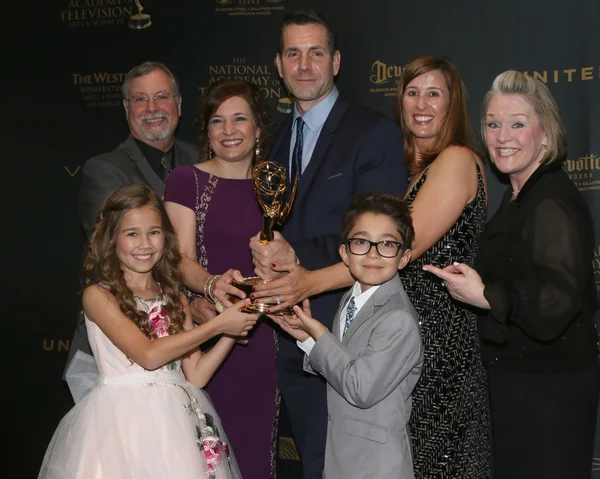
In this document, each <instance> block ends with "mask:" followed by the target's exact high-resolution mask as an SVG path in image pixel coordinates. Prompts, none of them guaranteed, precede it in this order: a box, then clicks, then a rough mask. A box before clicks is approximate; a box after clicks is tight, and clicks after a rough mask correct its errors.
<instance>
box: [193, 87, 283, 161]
mask: <svg viewBox="0 0 600 479" xmlns="http://www.w3.org/2000/svg"><path fill="white" fill-rule="evenodd" d="M236 96H239V97H241V98H243V99H244V100H246V101H247V102H248V105H249V106H250V112H251V114H252V118H253V119H254V121H255V122H256V126H257V127H258V128H260V138H259V140H258V143H257V146H258V148H259V150H260V153H259V155H258V157H256V156H255V158H254V159H253V161H252V164H253V165H255V164H256V163H257V162H259V161H263V160H265V159H268V155H269V148H270V146H271V141H270V140H271V129H272V125H271V116H270V114H269V106H268V103H267V101H266V99H265V95H264V94H263V93H262V92H261V91H260V90H259V89H258V88H257V87H256V86H255V85H253V84H252V83H250V82H247V81H245V80H231V79H228V78H225V79H221V80H217V81H216V82H214V83H211V84H210V85H209V86H208V88H207V89H206V90H205V91H204V94H203V95H202V98H201V100H200V102H199V103H198V106H197V108H196V120H195V128H196V132H197V133H196V140H197V144H198V150H199V151H200V152H201V153H202V154H203V155H204V159H205V160H210V158H211V156H210V155H211V153H210V152H211V150H210V144H209V139H208V126H209V121H210V118H211V117H212V116H213V115H214V114H215V112H216V111H217V110H218V109H219V107H220V106H221V105H222V104H223V103H225V102H226V101H227V100H229V99H230V98H233V97H236Z"/></svg>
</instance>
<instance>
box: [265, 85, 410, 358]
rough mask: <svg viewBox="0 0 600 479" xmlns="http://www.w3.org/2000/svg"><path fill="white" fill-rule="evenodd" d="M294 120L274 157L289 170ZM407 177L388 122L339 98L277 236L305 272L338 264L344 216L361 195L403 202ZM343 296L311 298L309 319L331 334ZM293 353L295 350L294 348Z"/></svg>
mask: <svg viewBox="0 0 600 479" xmlns="http://www.w3.org/2000/svg"><path fill="white" fill-rule="evenodd" d="M292 121H293V118H292V116H291V115H290V117H289V118H288V119H287V121H285V122H284V123H283V125H282V128H281V130H280V133H279V135H278V137H277V139H276V141H275V143H274V145H273V157H274V159H275V160H276V161H279V162H280V163H282V164H283V165H284V166H285V168H286V169H288V168H289V155H290V140H291V133H292V131H291V129H292ZM407 185H408V175H407V170H406V167H405V160H404V143H403V141H402V136H401V134H400V129H399V128H398V126H397V125H396V124H395V123H394V122H393V121H392V120H391V119H390V118H388V117H387V116H385V115H383V114H382V113H379V112H377V111H374V110H371V109H369V108H366V107H363V106H360V105H357V104H354V103H350V102H348V101H346V100H345V99H344V98H343V97H342V95H340V96H339V97H338V99H337V101H336V103H335V104H334V106H333V108H332V110H331V112H330V113H329V116H328V117H327V120H326V121H325V124H324V125H323V128H322V130H321V133H320V135H319V138H318V140H317V143H316V145H315V149H314V151H313V154H312V156H311V159H310V162H309V163H308V166H307V167H306V169H305V171H304V173H303V174H302V178H301V180H300V181H299V183H298V190H297V193H296V198H295V200H294V204H293V206H292V210H291V214H290V216H289V217H288V220H287V221H286V223H285V224H284V226H283V230H282V234H283V236H284V237H285V239H286V240H287V241H288V242H289V243H290V244H291V245H292V246H293V248H294V249H295V250H296V253H297V255H298V258H299V259H300V263H301V265H302V266H303V267H305V268H306V269H308V270H315V269H319V268H324V267H326V266H331V265H333V264H336V263H338V262H340V261H341V258H340V255H339V252H338V249H339V246H340V227H341V219H342V215H343V213H344V210H345V209H346V208H347V207H348V205H349V204H350V202H351V201H352V199H353V198H354V196H355V195H356V194H357V193H359V192H362V191H385V192H388V193H393V194H396V195H399V196H404V194H405V192H406V188H407ZM341 294H342V292H341V291H339V292H330V293H325V294H322V295H319V296H318V297H316V298H311V310H312V312H313V316H314V317H316V318H319V320H320V321H322V322H323V323H324V324H325V325H326V326H327V327H328V328H329V329H330V330H331V326H332V323H333V318H334V316H335V312H336V311H337V308H338V305H339V302H340V299H341ZM293 347H294V348H295V349H297V347H296V345H295V344H293Z"/></svg>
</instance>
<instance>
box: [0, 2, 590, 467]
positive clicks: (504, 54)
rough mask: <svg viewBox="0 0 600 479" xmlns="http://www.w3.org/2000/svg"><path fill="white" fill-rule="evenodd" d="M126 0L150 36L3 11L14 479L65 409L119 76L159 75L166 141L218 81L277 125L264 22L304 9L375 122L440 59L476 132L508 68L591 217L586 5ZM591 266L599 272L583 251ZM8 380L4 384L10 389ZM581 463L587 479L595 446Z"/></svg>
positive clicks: (269, 25) (44, 8)
mask: <svg viewBox="0 0 600 479" xmlns="http://www.w3.org/2000/svg"><path fill="white" fill-rule="evenodd" d="M141 3H142V5H143V7H144V13H146V14H149V15H150V16H151V22H152V24H151V25H150V26H148V27H147V28H144V29H140V30H134V29H132V28H130V27H129V22H130V17H131V16H132V15H134V14H136V13H138V10H137V7H136V5H135V3H134V2H133V1H131V0H47V1H45V2H41V1H40V0H38V1H37V2H36V1H34V2H18V5H16V4H17V2H13V5H12V6H6V7H5V10H4V12H3V13H4V15H3V19H2V29H0V30H1V32H0V35H1V38H0V39H1V40H2V48H1V49H0V51H1V52H2V60H3V61H2V64H3V68H2V75H0V78H1V80H0V81H1V85H2V92H3V97H2V99H3V102H2V105H3V106H4V108H3V113H4V115H3V118H2V123H1V125H2V128H1V129H0V131H1V135H2V139H3V145H4V148H3V150H4V154H3V156H4V158H3V160H4V161H3V165H4V168H3V169H4V171H5V173H4V175H5V176H4V180H5V185H6V186H5V188H7V190H6V191H7V194H6V197H5V207H4V212H5V216H6V217H7V220H6V221H5V224H4V228H3V233H4V234H3V237H4V238H5V239H4V240H3V243H2V244H3V245H4V249H5V251H4V261H3V263H4V268H3V270H4V280H3V284H4V288H3V291H4V293H3V296H4V298H3V302H2V303H3V309H4V311H3V312H4V315H3V316H2V318H3V319H4V324H5V331H6V334H5V339H4V348H2V350H3V351H4V352H5V353H6V356H7V357H6V360H5V362H4V363H5V365H6V368H7V370H8V371H9V374H8V377H9V386H12V387H9V389H8V393H6V392H5V394H3V395H2V398H3V399H2V405H3V408H4V415H5V417H6V418H7V419H6V420H5V421H7V424H8V425H9V427H10V426H12V427H10V428H9V430H10V431H11V433H10V434H11V436H12V438H11V441H10V443H11V445H12V446H11V449H12V448H14V450H15V454H14V455H12V457H14V458H15V459H19V461H18V462H19V469H18V471H19V472H18V473H17V474H16V475H15V476H14V477H35V476H36V475H37V471H38V469H39V465H40V463H41V459H42V456H43V453H44V451H45V448H46V446H47V444H48V442H49V440H50V437H51V435H52V433H53V431H54V428H55V427H56V425H57V424H58V422H59V420H60V419H61V417H62V416H63V415H64V414H65V413H66V412H67V411H68V410H69V408H70V407H71V406H72V401H71V398H70V394H69V392H68V389H67V387H66V384H65V383H63V381H62V380H61V374H62V370H63V367H64V364H65V360H66V357H67V351H68V347H69V341H70V339H71V337H72V334H73V328H74V325H75V318H76V315H77V311H78V307H79V306H78V302H79V299H78V295H79V289H80V287H79V268H80V265H81V257H82V251H83V233H82V231H81V229H80V226H79V221H78V215H77V210H76V198H77V193H78V189H79V180H80V178H79V168H80V167H81V165H82V164H83V162H84V161H85V160H86V159H88V158H89V157H91V156H94V155H96V154H99V153H101V152H104V151H107V150H111V149H113V148H115V147H116V146H117V144H118V143H120V142H122V141H123V140H124V139H125V138H126V136H127V134H128V129H127V124H126V121H125V114H124V111H123V108H122V106H121V102H120V85H121V79H122V75H121V74H124V73H126V72H127V71H128V70H129V69H130V68H131V67H133V66H134V65H137V64H139V63H141V62H143V61H146V60H157V61H162V62H164V63H166V64H167V65H168V66H169V67H170V68H171V69H172V70H173V71H174V73H175V74H176V76H177V77H178V78H179V80H180V82H181V88H182V93H183V117H182V120H181V123H180V127H179V130H178V136H179V137H180V138H181V139H185V140H190V141H192V139H193V137H192V134H193V117H194V104H195V101H196V99H197V98H198V96H199V94H200V92H201V88H202V87H203V86H206V85H207V84H208V83H210V82H211V81H214V79H216V78H217V77H220V76H230V77H235V76H241V77H247V78H246V79H249V80H250V81H254V82H258V83H259V84H260V86H261V87H263V88H265V90H264V91H265V94H267V96H268V97H269V98H270V99H271V100H272V106H273V113H274V117H275V119H276V120H280V119H282V118H283V116H284V115H285V113H283V112H282V111H281V110H283V111H285V109H286V106H288V105H289V104H286V103H285V101H283V102H282V101H281V100H284V99H285V98H286V94H285V91H284V89H283V88H282V87H281V85H280V83H279V79H278V76H277V72H276V70H275V67H274V65H273V58H274V55H275V53H276V51H277V48H278V45H279V38H278V23H279V20H280V19H281V17H282V16H283V14H284V13H285V12H289V11H293V10H295V9H298V8H304V7H314V8H316V9H318V10H319V11H321V12H322V13H324V14H325V15H326V16H327V17H328V18H329V19H330V20H331V22H332V24H333V25H334V28H335V29H336V30H337V32H338V40H339V48H340V50H341V52H342V66H341V73H340V75H339V78H338V82H337V84H338V87H339V88H340V90H341V91H343V92H344V95H345V96H349V97H350V98H351V99H352V100H355V101H357V102H360V103H364V104H367V105H370V106H371V107H373V108H375V109H377V110H380V111H382V112H384V113H386V114H388V115H390V116H392V112H393V102H394V96H393V93H394V89H395V86H396V81H397V76H398V75H399V73H400V71H401V68H402V66H403V65H405V64H407V63H408V62H410V61H411V60H412V59H414V58H415V57H417V56H420V55H423V54H431V53H433V54H444V55H447V56H449V57H450V58H451V59H452V60H453V61H454V62H455V63H456V65H457V67H458V69H459V71H460V72H461V75H462V77H463V79H464V81H465V84H466V86H467V89H468V91H469V95H470V105H471V106H470V108H471V109H470V111H471V117H472V120H473V123H474V125H475V127H476V128H478V124H479V110H480V105H481V100H482V97H483V95H484V93H485V92H486V91H487V89H488V88H489V87H490V85H491V82H492V80H493V78H494V77H495V76H496V75H497V74H498V73H500V72H502V71H504V70H506V69H509V68H514V69H517V70H520V71H524V72H527V73H528V74H530V75H539V76H541V77H543V78H544V81H546V83H547V85H548V86H549V87H550V89H551V91H552V93H553V94H554V95H555V98H556V100H557V102H558V104H559V107H560V110H561V114H562V118H563V120H564V122H565V125H566V127H567V132H568V139H569V161H568V162H567V164H566V165H565V168H566V169H567V170H568V171H569V173H570V175H571V176H572V178H573V180H574V181H575V183H576V184H577V186H578V187H579V188H580V189H581V190H582V191H584V195H585V197H586V199H587V200H588V201H589V204H590V206H591V208H592V211H593V213H594V215H595V216H596V217H598V216H600V197H599V196H598V195H599V190H600V158H599V155H600V4H599V2H598V1H597V0H571V1H568V2H566V1H564V0H523V1H521V2H518V3H510V2H509V3H506V2H486V1H481V0H480V1H474V0H463V1H455V2H447V1H442V0H430V1H428V2H405V1H401V0H388V1H383V0H370V1H366V0H329V1H327V2H324V1H321V2H317V1H308V0H306V1H304V0H303V1H294V0H201V1H199V0H196V1H193V0H177V1H174V0H170V1H167V0H142V1H141ZM383 72H384V73H385V75H384V74H383ZM488 181H489V189H490V202H489V206H490V208H489V212H490V214H492V213H493V212H494V211H495V209H496V207H497V205H498V203H499V200H500V196H501V194H502V191H503V189H504V186H503V185H502V184H501V183H500V181H499V180H498V179H497V178H495V177H494V175H493V174H490V175H488ZM597 227H600V219H599V220H598V223H597ZM599 238H600V237H599ZM597 241H600V240H597ZM594 270H595V271H596V272H598V273H600V244H599V243H597V244H596V255H595V260H594ZM598 290H599V291H600V277H599V278H598ZM23 353H24V354H23ZM23 357H24V358H25V363H26V367H25V368H23V367H22V366H21V358H23ZM13 375H15V376H16V377H18V378H19V380H18V382H15V384H12V381H11V380H12V379H13V377H12V376H13ZM23 417H25V418H26V419H25V421H23V419H22V418H23ZM23 423H25V427H23ZM595 456H596V459H595V460H594V461H595V466H594V468H595V469H596V471H595V473H594V474H595V476H594V477H599V478H600V445H599V446H598V447H597V448H596V454H595ZM24 469H25V470H24ZM290 474H291V473H290ZM280 475H281V476H282V477H285V478H287V477H288V473H283V474H280ZM290 477H291V476H290Z"/></svg>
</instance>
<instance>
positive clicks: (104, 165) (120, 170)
mask: <svg viewBox="0 0 600 479" xmlns="http://www.w3.org/2000/svg"><path fill="white" fill-rule="evenodd" d="M174 148H175V154H174V160H175V164H174V166H173V168H174V167H176V166H180V165H185V164H188V163H198V162H199V161H200V158H199V155H198V151H197V150H196V149H195V148H194V147H193V146H192V145H190V144H188V143H184V142H182V141H179V140H175V146H174ZM136 183H145V184H148V185H150V187H151V188H152V190H153V191H154V192H155V193H157V194H159V195H161V196H162V195H163V194H164V192H165V184H164V182H163V181H162V179H161V178H159V176H158V175H157V174H156V172H155V171H154V170H153V169H152V167H151V166H150V163H148V160H147V159H146V157H145V156H144V155H143V154H142V152H141V150H140V149H139V147H138V145H137V143H136V142H135V140H134V138H133V137H132V136H129V137H128V138H127V140H125V141H124V142H123V143H121V144H120V145H119V146H118V147H117V148H115V149H114V150H112V151H109V152H106V153H102V154H101V155H98V156H95V157H93V158H90V159H89V160H87V161H86V162H85V163H84V165H83V167H82V168H81V186H80V189H79V201H78V206H79V216H80V220H81V224H82V226H83V229H84V230H85V234H86V236H87V237H88V238H89V237H90V235H91V234H92V231H93V228H94V225H95V224H96V218H97V216H98V213H99V210H100V205H102V202H103V201H104V200H105V199H106V198H107V197H108V195H110V194H111V193H112V192H113V191H114V190H115V189H117V188H119V187H121V186H125V185H131V184H136ZM77 351H82V352H84V353H86V354H90V355H91V354H92V350H91V348H90V344H89V342H88V338H87V330H86V328H85V322H84V320H83V312H80V314H79V319H78V322H77V326H76V328H75V334H74V336H73V340H72V341H71V344H70V347H69V356H68V358H67V365H66V367H65V371H64V372H63V379H65V373H66V371H67V369H68V367H69V364H70V363H71V360H72V359H73V356H74V355H75V353H76V352H77Z"/></svg>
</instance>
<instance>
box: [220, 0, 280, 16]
mask: <svg viewBox="0 0 600 479" xmlns="http://www.w3.org/2000/svg"><path fill="white" fill-rule="evenodd" d="M215 2H216V3H217V5H218V6H217V7H216V8H215V12H217V13H223V14H225V15H230V16H264V15H271V14H272V13H273V12H277V11H283V8H284V7H283V5H279V4H280V3H283V0H215Z"/></svg>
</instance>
